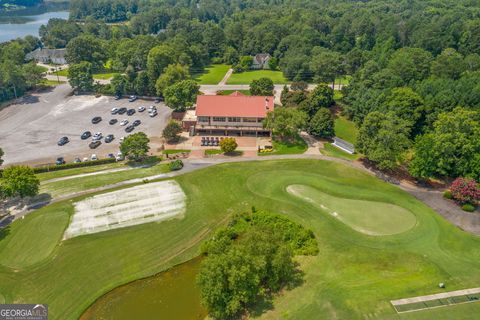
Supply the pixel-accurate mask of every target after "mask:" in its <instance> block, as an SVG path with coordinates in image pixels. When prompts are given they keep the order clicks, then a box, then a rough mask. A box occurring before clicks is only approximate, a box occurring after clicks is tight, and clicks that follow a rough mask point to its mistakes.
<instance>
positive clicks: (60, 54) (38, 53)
mask: <svg viewBox="0 0 480 320" xmlns="http://www.w3.org/2000/svg"><path fill="white" fill-rule="evenodd" d="M65 52H66V49H42V48H37V49H35V50H34V51H32V52H29V53H27V55H26V59H27V60H31V59H38V58H40V57H42V58H50V59H53V58H57V59H63V58H65Z"/></svg>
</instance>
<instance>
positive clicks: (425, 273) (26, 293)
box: [0, 159, 480, 320]
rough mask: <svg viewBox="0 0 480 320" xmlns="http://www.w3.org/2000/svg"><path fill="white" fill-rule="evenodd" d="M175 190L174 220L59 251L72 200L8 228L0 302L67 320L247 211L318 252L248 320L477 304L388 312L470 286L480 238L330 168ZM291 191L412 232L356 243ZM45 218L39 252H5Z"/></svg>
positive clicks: (311, 163) (202, 177) (275, 170)
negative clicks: (303, 237) (290, 228)
mask: <svg viewBox="0 0 480 320" xmlns="http://www.w3.org/2000/svg"><path fill="white" fill-rule="evenodd" d="M175 180H176V181H177V182H178V183H179V184H180V185H181V187H182V189H183V190H184V192H185V193H186V195H187V211H186V214H185V217H184V218H183V219H175V220H171V221H165V222H161V223H149V224H145V225H140V226H134V227H130V228H124V229H117V230H113V231H108V232H103V233H98V234H94V235H88V236H82V237H76V238H73V239H69V240H66V241H62V242H60V241H59V236H58V234H59V231H58V230H61V229H64V228H66V226H67V223H68V219H69V217H70V215H71V214H72V212H73V211H72V209H71V208H72V206H73V203H74V201H75V200H74V201H72V200H70V201H65V202H62V203H58V204H55V205H51V206H48V207H45V208H43V209H42V210H38V211H36V212H33V213H31V214H30V215H29V216H28V218H25V219H24V220H17V221H15V222H14V223H13V225H12V226H11V228H10V232H9V233H8V234H6V235H5V236H4V238H3V239H1V240H0V256H1V257H3V256H7V257H12V258H9V259H4V260H2V263H1V265H0V292H1V294H2V295H3V298H4V300H5V302H6V303H13V302H16V303H22V302H23V303H27V302H31V301H42V303H48V304H49V315H50V319H54V320H55V319H62V320H68V319H77V318H78V317H79V316H80V314H81V313H82V311H83V310H85V309H86V308H87V307H88V306H89V305H90V304H91V303H93V302H94V301H95V299H96V298H98V297H99V296H101V295H102V294H104V293H106V292H108V291H109V290H111V289H113V288H115V287H117V286H119V285H121V284H124V283H127V282H129V281H132V280H135V279H139V278H142V277H146V276H149V275H152V274H155V273H157V272H160V271H162V270H165V269H167V268H168V267H170V266H172V265H174V264H178V263H180V262H183V261H186V260H188V259H191V258H192V257H194V256H196V255H198V252H199V245H200V243H201V242H202V241H203V240H204V239H206V238H207V237H208V236H209V235H210V234H211V233H212V231H213V230H215V229H216V228H217V227H218V226H219V225H221V224H224V223H227V221H228V217H230V216H231V215H232V214H233V213H235V212H240V211H248V210H250V208H251V207H252V206H255V207H256V208H257V209H259V210H262V209H264V210H269V211H272V212H278V213H280V214H284V215H286V216H288V217H290V218H291V219H293V220H294V221H297V222H299V223H302V224H304V225H305V226H308V228H310V229H312V231H313V232H314V233H315V236H316V238H317V240H318V243H319V249H320V253H319V254H318V256H316V257H300V258H299V259H298V262H299V263H300V266H301V268H302V271H303V273H304V276H303V283H302V284H300V285H299V286H297V287H295V288H293V289H291V290H286V291H284V292H282V294H281V295H279V296H276V297H275V298H274V300H273V304H272V306H271V307H269V308H267V309H264V312H263V313H261V314H260V315H255V314H253V315H252V318H262V319H442V318H443V319H451V318H449V317H448V315H450V314H449V313H448V312H449V310H450V309H451V310H455V311H454V312H453V313H452V314H453V315H462V311H463V312H468V313H467V314H468V315H470V316H474V315H475V314H478V313H479V312H480V304H479V303H472V304H469V306H468V307H463V306H458V307H457V306H455V307H445V308H440V309H434V311H432V313H425V317H423V318H422V317H417V315H418V314H419V313H412V314H405V315H401V316H400V315H397V314H396V313H395V311H394V309H393V308H392V307H391V305H390V303H389V301H390V300H392V299H399V298H405V297H412V296H416V295H424V294H432V293H437V292H442V291H443V290H442V289H440V288H438V283H439V282H445V283H446V284H447V288H448V290H456V289H463V288H469V287H475V286H478V283H479V282H480V239H479V238H478V237H474V236H471V235H469V234H467V233H465V232H463V231H461V230H459V229H458V228H456V227H454V226H452V225H451V224H450V223H448V222H447V221H445V220H444V219H443V218H442V217H440V216H439V215H438V214H436V213H435V212H433V211H432V210H431V209H430V208H429V207H427V206H426V205H424V204H422V203H421V202H419V201H418V200H416V199H415V198H413V197H412V196H410V195H409V194H407V193H405V192H404V191H402V190H400V189H399V188H397V187H395V186H392V185H389V184H386V183H384V182H382V181H381V180H379V179H377V178H375V177H373V176H370V175H369V174H366V173H364V172H361V171H358V170H355V169H353V168H350V167H347V166H344V165H341V164H338V163H334V162H329V161H319V160H299V159H295V160H277V161H258V162H242V163H228V164H222V165H217V166H213V167H209V168H206V169H202V170H199V171H196V172H192V173H188V174H185V175H182V176H178V177H176V178H175ZM292 184H300V185H305V186H309V187H311V188H314V189H316V190H319V191H320V192H323V193H325V194H328V195H330V196H332V197H337V198H342V199H352V200H365V201H373V202H382V203H387V204H391V205H395V206H399V207H402V208H404V209H405V210H408V211H409V212H411V213H412V214H413V215H414V216H415V218H416V220H417V224H416V225H415V226H414V227H413V228H411V229H409V230H408V231H405V232H403V233H400V234H396V235H390V236H384V237H379V236H369V235H365V234H364V233H361V232H358V231H355V230H353V229H352V228H350V227H349V226H347V225H346V224H344V223H343V222H341V221H339V220H338V219H336V218H335V217H333V216H332V215H330V214H329V213H328V212H326V211H324V210H322V209H321V208H318V207H317V206H315V205H314V204H312V203H309V202H308V201H305V200H304V199H300V198H298V197H296V196H294V195H291V194H289V193H288V192H287V190H286V188H287V187H288V186H289V185H292ZM81 198H84V197H81ZM81 198H79V199H81ZM77 200H78V199H77ZM53 213H57V214H58V215H59V217H62V218H61V219H60V218H59V219H58V220H57V221H56V224H57V226H55V229H56V231H53V232H46V233H45V235H44V238H45V239H43V240H42V243H39V241H38V238H35V237H25V239H23V238H24V237H22V245H21V247H22V248H17V247H13V246H12V245H8V244H9V243H12V241H18V239H16V238H15V237H16V234H17V232H18V230H22V229H23V230H25V231H24V232H25V233H26V231H27V230H31V232H35V226H36V225H37V224H38V223H42V224H43V225H46V224H45V223H43V222H42V221H41V220H42V219H47V217H49V215H50V214H53ZM36 219H40V220H36ZM57 228H58V229H57ZM15 239H16V240H15ZM4 243H7V245H5V244H4ZM24 248H25V249H27V248H28V250H30V252H35V250H38V251H42V252H41V254H39V256H37V257H35V259H33V258H32V259H31V261H29V260H28V259H25V258H22V259H19V260H16V261H15V262H16V263H15V264H16V268H12V267H10V266H9V264H8V263H7V262H10V261H11V260H12V259H15V258H13V257H14V255H15V253H19V250H21V249H24ZM21 254H23V253H21ZM1 299H2V297H0V300H1ZM186 307H188V306H186ZM265 310H266V311H265ZM440 310H441V311H440ZM424 312H426V311H422V313H424ZM437 314H440V316H438V317H437ZM412 315H413V316H412ZM429 316H430V317H429ZM414 317H415V318H414ZM470 318H472V317H470ZM454 319H461V318H460V317H459V318H455V317H454Z"/></svg>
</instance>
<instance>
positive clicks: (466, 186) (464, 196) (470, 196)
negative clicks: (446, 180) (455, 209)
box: [450, 177, 480, 205]
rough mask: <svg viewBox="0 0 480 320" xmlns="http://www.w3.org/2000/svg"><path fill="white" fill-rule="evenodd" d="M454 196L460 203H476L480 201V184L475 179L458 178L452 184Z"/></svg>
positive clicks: (451, 190)
mask: <svg viewBox="0 0 480 320" xmlns="http://www.w3.org/2000/svg"><path fill="white" fill-rule="evenodd" d="M450 192H451V193H452V198H453V199H454V200H455V201H457V202H458V203H460V204H466V203H468V204H471V205H476V204H477V203H478V201H480V186H479V185H478V183H477V182H476V181H475V180H474V179H468V178H461V177H460V178H457V179H455V180H454V181H453V182H452V185H451V186H450Z"/></svg>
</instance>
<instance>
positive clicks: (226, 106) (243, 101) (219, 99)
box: [196, 91, 274, 118]
mask: <svg viewBox="0 0 480 320" xmlns="http://www.w3.org/2000/svg"><path fill="white" fill-rule="evenodd" d="M273 108H274V99H273V97H267V96H245V95H243V94H242V93H240V92H238V91H235V92H234V93H232V94H231V95H228V96H207V95H203V96H197V108H196V115H197V117H198V116H200V117H202V116H203V117H252V118H265V117H266V115H267V112H269V111H273Z"/></svg>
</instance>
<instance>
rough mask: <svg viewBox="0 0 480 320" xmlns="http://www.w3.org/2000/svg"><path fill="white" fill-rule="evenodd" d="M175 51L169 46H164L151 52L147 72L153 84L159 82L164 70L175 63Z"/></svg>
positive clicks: (157, 47)
mask: <svg viewBox="0 0 480 320" xmlns="http://www.w3.org/2000/svg"><path fill="white" fill-rule="evenodd" d="M174 57H176V54H175V51H174V50H173V49H172V47H170V46H169V45H166V44H162V45H159V46H156V47H154V48H152V49H151V50H150V52H149V53H148V57H147V71H148V76H149V77H150V80H151V81H152V83H155V81H157V79H158V77H159V76H160V75H161V74H162V73H163V70H164V69H165V68H166V67H167V66H168V65H170V64H172V63H174V62H175V59H174Z"/></svg>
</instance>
